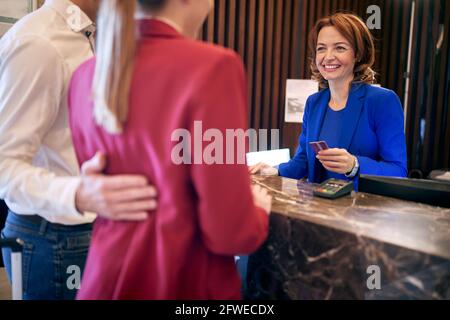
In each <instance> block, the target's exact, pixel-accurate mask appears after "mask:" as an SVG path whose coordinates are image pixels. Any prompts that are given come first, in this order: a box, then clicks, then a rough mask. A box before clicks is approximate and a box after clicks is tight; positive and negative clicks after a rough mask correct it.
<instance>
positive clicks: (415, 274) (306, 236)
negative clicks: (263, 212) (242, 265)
mask: <svg viewBox="0 0 450 320" xmlns="http://www.w3.org/2000/svg"><path fill="white" fill-rule="evenodd" d="M252 179H253V182H254V183H256V184H259V185H261V186H263V187H265V188H267V189H269V191H270V193H271V195H272V196H273V199H274V201H273V206H272V215H271V218H270V234H269V238H268V240H267V241H266V243H265V244H264V245H263V246H262V247H261V249H260V250H258V251H257V252H256V253H254V254H253V255H251V256H250V257H249V263H248V273H247V283H246V290H245V293H244V295H245V297H246V298H248V299H450V209H443V208H439V207H433V206H429V205H424V204H419V203H414V202H408V201H403V200H397V199H393V198H388V197H382V196H377V195H372V194H366V193H354V192H353V193H352V194H351V195H349V196H346V197H343V198H340V199H337V200H328V199H322V198H317V197H313V195H312V190H313V187H314V185H312V184H309V183H306V182H302V181H297V180H291V179H286V178H281V177H267V176H253V178H252Z"/></svg>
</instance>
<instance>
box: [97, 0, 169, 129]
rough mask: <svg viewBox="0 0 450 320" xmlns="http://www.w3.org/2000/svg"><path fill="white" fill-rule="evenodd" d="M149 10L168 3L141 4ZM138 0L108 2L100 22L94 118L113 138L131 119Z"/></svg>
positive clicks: (157, 0) (154, 0) (144, 0)
mask: <svg viewBox="0 0 450 320" xmlns="http://www.w3.org/2000/svg"><path fill="white" fill-rule="evenodd" d="M138 1H139V3H140V4H141V5H142V6H143V7H144V8H146V9H153V8H157V7H160V6H162V4H164V3H165V0H138ZM135 9H136V0H104V1H102V3H101V6H100V9H99V14H98V19H97V28H98V32H97V52H96V57H97V58H96V65H95V73H94V82H93V83H94V84H93V99H94V118H95V121H96V123H97V124H98V125H100V126H102V127H103V128H104V129H105V130H106V131H107V132H109V133H111V134H119V133H122V131H123V126H124V124H125V122H126V120H127V116H128V103H129V93H130V87H131V80H132V76H133V67H134V57H135V51H136V26H135V21H134V15H135Z"/></svg>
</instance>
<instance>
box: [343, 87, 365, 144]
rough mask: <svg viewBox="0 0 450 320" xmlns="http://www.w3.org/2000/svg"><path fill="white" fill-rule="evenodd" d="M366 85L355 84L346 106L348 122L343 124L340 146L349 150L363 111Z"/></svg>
mask: <svg viewBox="0 0 450 320" xmlns="http://www.w3.org/2000/svg"><path fill="white" fill-rule="evenodd" d="M364 87H365V86H363V85H361V84H353V85H352V88H351V90H350V94H349V97H348V101H347V106H346V108H347V110H346V117H345V119H346V121H345V122H346V123H345V126H343V130H342V132H341V138H340V141H339V146H340V147H341V148H343V149H347V150H348V148H349V147H350V143H351V142H352V139H353V136H354V134H355V131H356V127H357V126H358V122H359V118H360V116H361V111H362V108H363V98H364V93H365V90H364Z"/></svg>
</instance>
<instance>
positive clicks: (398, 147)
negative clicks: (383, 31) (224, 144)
mask: <svg viewBox="0 0 450 320" xmlns="http://www.w3.org/2000/svg"><path fill="white" fill-rule="evenodd" d="M309 46H310V54H311V65H310V67H311V71H312V75H313V79H314V80H317V81H318V82H319V84H320V87H321V88H322V90H321V91H320V92H318V93H316V94H314V95H312V96H310V97H309V98H308V100H307V102H306V106H305V113H304V117H303V127H302V132H301V135H300V137H299V147H298V149H297V152H296V154H295V156H294V157H293V158H292V159H291V160H290V161H289V162H287V163H283V164H281V165H279V166H278V170H276V168H272V167H269V166H268V165H266V164H264V163H259V164H257V165H255V166H252V167H250V169H249V170H250V173H253V174H255V173H258V172H261V173H266V174H277V173H278V174H279V175H280V176H283V177H288V178H293V179H301V178H304V177H307V178H308V180H309V181H310V182H317V183H319V182H322V181H324V180H326V179H329V178H337V179H352V178H354V177H355V176H357V174H358V173H361V174H372V175H381V176H398V177H404V176H406V175H407V166H406V141H405V134H404V115H403V110H402V106H401V103H400V100H399V98H398V96H397V95H396V94H395V93H394V92H393V91H390V90H387V89H384V88H380V87H376V86H373V85H372V84H373V83H374V81H375V73H374V71H373V70H372V66H373V64H374V61H375V47H374V42H373V38H372V35H371V34H370V31H369V30H368V28H367V26H366V25H365V24H364V22H363V21H362V20H361V19H360V18H358V17H357V16H355V15H352V14H345V13H337V14H334V15H332V16H330V17H326V18H323V19H321V20H319V21H318V22H317V24H316V26H315V27H314V29H313V31H312V32H311V34H310V40H309ZM316 141H326V142H327V144H328V146H329V149H327V150H323V151H320V152H319V153H318V155H316V153H315V152H314V150H313V149H312V147H311V146H310V142H316Z"/></svg>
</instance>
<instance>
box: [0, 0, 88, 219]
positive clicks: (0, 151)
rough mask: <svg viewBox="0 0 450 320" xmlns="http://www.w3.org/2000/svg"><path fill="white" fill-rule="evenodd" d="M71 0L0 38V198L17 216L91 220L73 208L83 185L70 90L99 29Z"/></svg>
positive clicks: (53, 0)
mask: <svg viewBox="0 0 450 320" xmlns="http://www.w3.org/2000/svg"><path fill="white" fill-rule="evenodd" d="M74 8H75V9H76V8H77V7H74V4H73V3H72V2H70V1H68V0H47V1H46V2H45V5H44V6H43V7H42V8H40V9H39V10H37V11H35V12H33V13H31V14H29V15H28V16H26V17H24V18H23V19H21V20H20V21H19V22H17V23H16V24H15V25H14V26H13V27H12V28H11V29H10V30H9V31H8V32H7V33H6V35H4V36H3V37H2V38H1V40H0V198H2V199H5V201H6V203H7V205H8V207H9V208H10V209H11V210H12V211H14V212H15V213H17V214H22V215H34V214H38V215H40V216H42V217H44V218H45V219H46V220H48V221H50V222H53V223H60V224H65V225H77V224H83V223H90V222H92V221H93V220H94V219H95V215H93V214H88V213H86V214H85V215H81V214H80V213H79V212H77V210H76V207H75V193H76V190H77V188H78V186H79V184H80V178H79V177H78V176H79V174H80V171H79V167H78V162H77V159H76V155H75V151H74V148H73V144H72V138H71V133H70V129H69V124H68V107H67V90H68V86H69V82H70V78H71V75H72V73H73V72H74V71H75V69H76V68H77V67H78V66H79V65H80V64H81V63H83V62H84V61H86V60H87V59H89V58H91V57H92V56H93V47H92V39H88V37H87V35H89V34H91V35H92V34H93V33H94V31H95V26H94V24H93V23H92V21H91V20H90V19H89V18H88V17H87V16H86V15H85V14H84V13H82V12H81V10H79V12H80V14H79V15H78V16H74V12H76V11H74Z"/></svg>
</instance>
